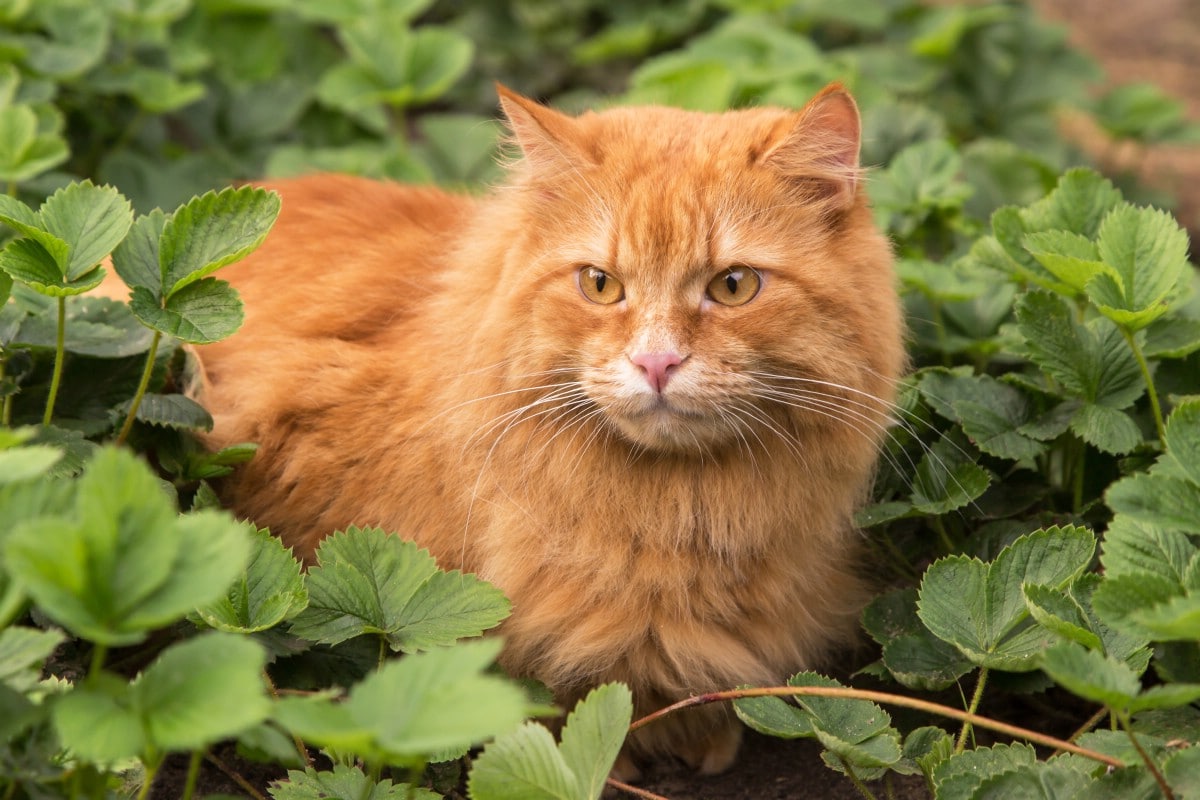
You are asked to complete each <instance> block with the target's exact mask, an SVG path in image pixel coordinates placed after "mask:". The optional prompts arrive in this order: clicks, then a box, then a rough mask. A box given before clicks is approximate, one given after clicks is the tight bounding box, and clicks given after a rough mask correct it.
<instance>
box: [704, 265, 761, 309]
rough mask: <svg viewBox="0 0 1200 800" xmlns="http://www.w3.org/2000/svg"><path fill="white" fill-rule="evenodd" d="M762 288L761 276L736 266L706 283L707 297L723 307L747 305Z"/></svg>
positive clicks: (748, 268) (722, 271) (746, 268)
mask: <svg viewBox="0 0 1200 800" xmlns="http://www.w3.org/2000/svg"><path fill="white" fill-rule="evenodd" d="M761 287H762V276H761V275H759V274H758V272H756V271H755V270H753V269H751V268H750V267H744V266H737V267H730V268H729V269H725V270H721V272H719V273H718V274H717V276H716V277H715V278H713V279H712V280H711V281H709V282H708V288H707V289H706V291H707V292H708V296H709V297H710V298H711V299H713V300H715V301H716V302H718V303H720V304H721V305H723V306H741V305H745V304H746V303H749V302H750V301H751V300H753V299H754V297H755V295H757V294H758V290H759V289H760V288H761Z"/></svg>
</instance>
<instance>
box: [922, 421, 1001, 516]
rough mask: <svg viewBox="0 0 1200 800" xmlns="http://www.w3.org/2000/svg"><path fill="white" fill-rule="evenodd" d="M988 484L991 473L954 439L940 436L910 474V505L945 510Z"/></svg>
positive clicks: (976, 494) (927, 510)
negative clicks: (911, 474) (912, 473)
mask: <svg viewBox="0 0 1200 800" xmlns="http://www.w3.org/2000/svg"><path fill="white" fill-rule="evenodd" d="M990 484H991V475H990V474H989V473H988V471H987V470H985V469H983V468H982V467H980V466H979V465H978V464H976V463H975V462H974V460H973V456H972V454H971V453H970V452H968V451H967V450H965V449H964V448H963V447H962V445H960V444H959V443H957V442H956V441H954V439H951V438H948V437H944V438H941V439H939V440H938V441H937V442H935V443H934V444H933V446H932V447H930V448H929V449H928V450H927V451H926V452H925V455H923V456H922V457H921V460H920V462H919V463H918V464H917V470H916V473H915V474H914V476H913V489H912V501H913V508H915V509H917V510H918V511H921V512H923V513H925V514H945V513H946V512H948V511H953V510H955V509H958V508H962V507H963V506H965V505H967V504H968V503H970V502H972V501H974V500H975V499H976V498H978V497H979V496H980V495H982V494H983V493H984V491H986V490H987V487H988V486H989V485H990Z"/></svg>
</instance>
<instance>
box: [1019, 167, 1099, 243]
mask: <svg viewBox="0 0 1200 800" xmlns="http://www.w3.org/2000/svg"><path fill="white" fill-rule="evenodd" d="M1121 200H1122V198H1121V192H1120V191H1119V190H1118V189H1117V188H1116V187H1114V186H1113V183H1112V181H1110V180H1109V179H1108V178H1105V177H1103V176H1101V175H1100V174H1099V173H1097V172H1096V171H1095V170H1091V169H1087V168H1085V167H1080V168H1075V169H1070V170H1067V171H1066V172H1065V173H1063V176H1062V177H1061V178H1059V180H1058V185H1057V186H1055V188H1054V191H1052V192H1051V193H1050V194H1049V195H1047V196H1046V197H1045V198H1044V199H1043V200H1040V201H1038V202H1037V203H1034V204H1033V205H1032V206H1030V207H1029V208H1028V209H1026V211H1025V213H1024V214H1023V217H1024V218H1025V220H1026V222H1027V224H1028V225H1029V226H1030V230H1031V231H1050V230H1063V231H1071V232H1074V233H1077V234H1079V235H1081V236H1083V237H1085V238H1087V239H1089V240H1092V239H1095V238H1096V237H1097V236H1098V235H1099V233H1100V226H1101V225H1102V224H1103V222H1104V220H1105V218H1106V217H1107V216H1108V214H1109V212H1111V211H1112V210H1113V209H1114V208H1116V207H1117V206H1119V205H1120V204H1121Z"/></svg>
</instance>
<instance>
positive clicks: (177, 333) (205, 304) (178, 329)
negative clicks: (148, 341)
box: [129, 278, 244, 344]
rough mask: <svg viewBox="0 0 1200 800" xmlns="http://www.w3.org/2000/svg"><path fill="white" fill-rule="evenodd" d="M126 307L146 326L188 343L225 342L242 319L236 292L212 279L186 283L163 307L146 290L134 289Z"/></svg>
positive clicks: (239, 301)
mask: <svg viewBox="0 0 1200 800" xmlns="http://www.w3.org/2000/svg"><path fill="white" fill-rule="evenodd" d="M129 308H130V310H131V311H132V312H133V314H134V316H136V317H137V318H138V319H140V320H141V321H142V322H143V323H144V324H145V325H147V326H148V327H150V328H153V329H154V330H156V331H159V332H160V333H165V334H167V335H168V336H173V337H175V338H176V339H179V340H181V341H184V342H188V343H189V344H211V343H212V342H219V341H221V340H222V339H226V338H228V337H230V336H232V335H233V334H234V333H236V332H237V330H238V328H240V327H241V326H242V321H243V319H244V313H243V311H242V301H241V298H240V297H238V294H237V291H236V290H235V289H234V288H233V287H232V286H230V285H229V284H228V283H226V282H225V281H221V280H217V279H216V278H204V279H203V280H200V281H197V282H195V283H189V284H188V285H187V286H185V287H184V288H183V289H180V290H179V291H177V292H175V293H174V294H173V295H171V296H170V297H169V298H168V299H167V300H166V306H165V307H163V306H162V305H160V304H159V303H158V302H157V301H156V300H155V299H154V297H153V294H152V293H151V292H150V290H148V289H145V288H143V287H140V286H139V287H136V288H135V289H134V290H133V295H132V297H131V298H130V301H129Z"/></svg>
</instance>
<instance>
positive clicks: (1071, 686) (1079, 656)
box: [1042, 642, 1142, 710]
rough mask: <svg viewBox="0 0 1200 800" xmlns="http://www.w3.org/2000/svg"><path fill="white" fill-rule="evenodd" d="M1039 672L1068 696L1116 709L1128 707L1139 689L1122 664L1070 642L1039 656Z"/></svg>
mask: <svg viewBox="0 0 1200 800" xmlns="http://www.w3.org/2000/svg"><path fill="white" fill-rule="evenodd" d="M1042 669H1043V670H1044V671H1045V672H1046V674H1047V675H1049V676H1050V677H1051V678H1053V679H1054V682H1055V683H1057V684H1058V685H1059V686H1062V687H1063V688H1065V689H1067V690H1068V691H1070V692H1071V693H1072V694H1075V695H1078V696H1079V697H1082V698H1084V699H1086V700H1092V701H1094V702H1097V703H1101V704H1103V705H1106V706H1108V707H1109V708H1113V709H1117V710H1123V709H1126V708H1128V706H1129V703H1130V702H1132V701H1133V699H1134V698H1135V697H1137V695H1138V693H1139V692H1140V691H1141V689H1142V684H1141V681H1140V680H1139V679H1138V675H1137V673H1135V672H1134V671H1133V670H1132V669H1130V668H1129V667H1128V666H1127V665H1126V664H1123V663H1121V662H1120V661H1117V660H1116V659H1114V658H1111V657H1109V656H1106V655H1104V654H1103V653H1100V652H1097V651H1095V650H1088V649H1087V648H1085V647H1083V646H1081V645H1078V644H1075V643H1073V642H1061V643H1059V644H1056V645H1055V646H1054V647H1051V648H1050V649H1048V650H1046V652H1044V653H1042Z"/></svg>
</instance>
